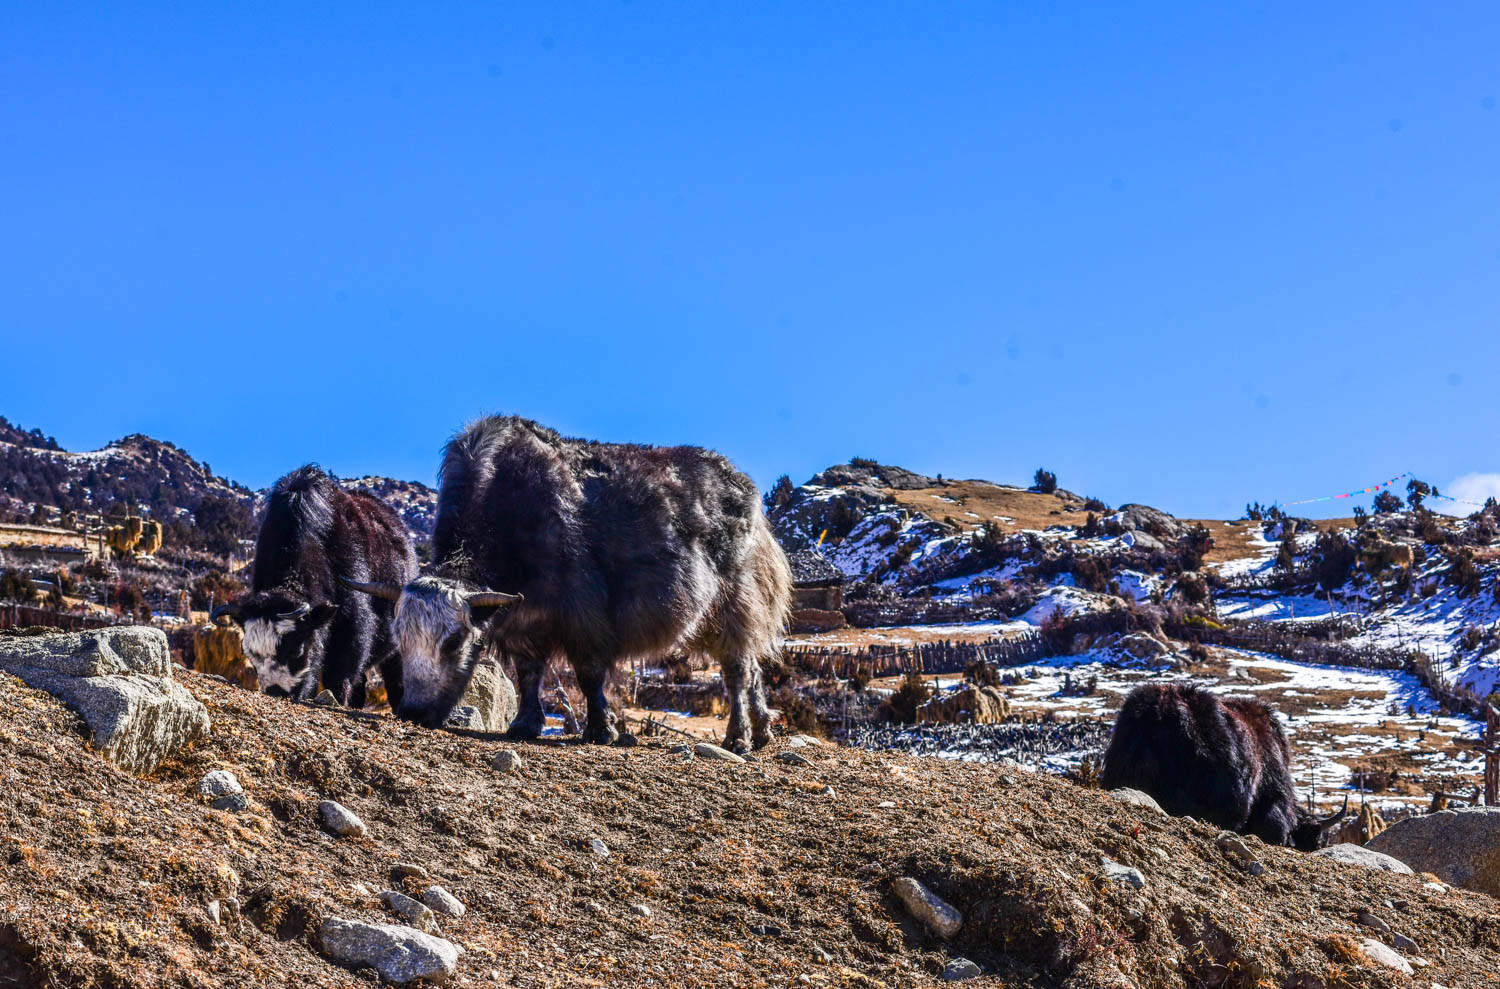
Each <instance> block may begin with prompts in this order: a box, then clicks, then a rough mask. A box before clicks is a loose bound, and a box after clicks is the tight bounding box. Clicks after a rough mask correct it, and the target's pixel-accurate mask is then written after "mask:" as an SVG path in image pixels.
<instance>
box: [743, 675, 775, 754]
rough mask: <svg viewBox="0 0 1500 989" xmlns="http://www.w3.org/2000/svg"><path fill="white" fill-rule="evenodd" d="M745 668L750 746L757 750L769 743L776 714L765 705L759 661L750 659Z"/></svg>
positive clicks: (763, 677) (763, 678) (764, 688)
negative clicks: (772, 722) (748, 705)
mask: <svg viewBox="0 0 1500 989" xmlns="http://www.w3.org/2000/svg"><path fill="white" fill-rule="evenodd" d="M746 666H747V667H748V668H749V669H748V674H749V675H748V676H747V677H746V678H745V679H746V684H745V693H746V695H747V699H748V700H749V702H750V744H751V745H752V746H754V747H755V748H757V749H758V748H760V747H761V746H763V745H766V744H767V743H769V742H770V741H771V721H772V720H773V719H774V718H775V717H776V712H774V711H772V710H771V707H770V705H769V704H767V703H766V682H765V674H764V671H763V670H762V669H761V665H760V662H759V660H754V659H752V660H750V661H749V662H748V663H747V664H746Z"/></svg>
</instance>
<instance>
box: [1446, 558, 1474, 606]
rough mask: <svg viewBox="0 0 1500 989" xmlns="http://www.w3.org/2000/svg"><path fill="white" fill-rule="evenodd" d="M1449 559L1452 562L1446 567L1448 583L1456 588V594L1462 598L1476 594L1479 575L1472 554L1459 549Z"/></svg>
mask: <svg viewBox="0 0 1500 989" xmlns="http://www.w3.org/2000/svg"><path fill="white" fill-rule="evenodd" d="M1449 559H1450V560H1451V561H1452V562H1451V564H1450V566H1449V567H1448V574H1447V581H1448V583H1449V584H1451V585H1452V586H1453V587H1456V588H1458V593H1459V595H1460V596H1462V597H1470V596H1472V595H1475V594H1478V593H1479V579H1480V573H1479V564H1478V562H1477V561H1475V559H1474V554H1473V553H1472V552H1470V551H1469V550H1467V549H1461V550H1459V551H1458V552H1457V553H1454V554H1453V556H1452V557H1450V558H1449Z"/></svg>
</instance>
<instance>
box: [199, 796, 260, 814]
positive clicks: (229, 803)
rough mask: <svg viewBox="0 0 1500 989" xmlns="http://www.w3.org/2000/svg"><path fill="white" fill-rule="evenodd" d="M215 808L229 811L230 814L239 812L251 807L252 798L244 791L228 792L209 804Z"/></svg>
mask: <svg viewBox="0 0 1500 989" xmlns="http://www.w3.org/2000/svg"><path fill="white" fill-rule="evenodd" d="M209 806H210V807H212V808H213V809H214V810H222V811H227V812H228V813H230V814H238V813H240V812H241V811H246V810H249V809H250V798H249V797H247V796H245V795H244V794H243V793H226V794H224V796H222V797H219V798H218V799H216V800H214V801H213V802H212V803H210V804H209Z"/></svg>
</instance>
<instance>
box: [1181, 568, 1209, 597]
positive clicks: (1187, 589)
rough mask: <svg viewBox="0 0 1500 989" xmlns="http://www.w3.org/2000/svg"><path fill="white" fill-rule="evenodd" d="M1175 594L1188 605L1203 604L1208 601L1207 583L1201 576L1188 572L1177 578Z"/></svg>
mask: <svg viewBox="0 0 1500 989" xmlns="http://www.w3.org/2000/svg"><path fill="white" fill-rule="evenodd" d="M1177 593H1178V595H1180V596H1181V598H1182V599H1183V600H1184V601H1186V602H1187V603H1188V604H1193V605H1198V604H1205V603H1207V601H1208V581H1206V580H1204V579H1203V575H1202V574H1199V573H1194V572H1192V571H1189V572H1187V573H1184V574H1182V575H1181V576H1179V577H1178V578H1177Z"/></svg>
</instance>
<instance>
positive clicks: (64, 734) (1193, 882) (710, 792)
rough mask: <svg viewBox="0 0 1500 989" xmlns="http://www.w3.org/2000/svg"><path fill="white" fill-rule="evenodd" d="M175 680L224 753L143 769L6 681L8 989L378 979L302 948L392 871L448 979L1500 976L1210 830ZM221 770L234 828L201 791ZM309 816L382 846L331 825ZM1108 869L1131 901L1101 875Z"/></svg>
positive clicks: (891, 771)
mask: <svg viewBox="0 0 1500 989" xmlns="http://www.w3.org/2000/svg"><path fill="white" fill-rule="evenodd" d="M179 676H180V678H181V680H182V682H183V683H184V684H185V685H186V686H187V687H188V688H189V689H190V690H191V691H192V692H193V693H195V694H196V695H197V696H199V697H200V698H201V699H203V700H204V702H205V703H206V704H207V705H208V706H209V709H210V713H211V715H212V717H213V722H214V729H213V734H212V737H211V739H209V740H208V741H207V742H204V743H201V744H200V745H198V746H197V747H196V748H195V749H193V750H192V751H190V752H189V753H187V754H186V755H185V756H184V757H182V758H181V759H180V760H178V761H176V762H173V763H169V764H167V765H166V766H165V767H163V768H162V769H161V770H159V771H158V772H157V773H155V774H154V775H152V776H150V777H146V778H141V777H136V776H132V775H129V774H126V773H123V772H120V771H118V770H116V769H114V768H113V767H111V766H109V765H108V764H106V763H104V762H103V761H101V760H100V759H99V758H98V756H97V755H96V754H95V753H93V752H92V751H90V750H89V747H88V746H87V744H86V743H85V742H84V741H83V738H82V734H81V730H82V726H81V722H80V721H79V719H78V718H77V717H76V716H75V715H73V714H72V713H71V712H69V711H68V710H67V709H66V708H64V707H62V706H61V705H59V704H58V703H57V702H56V701H54V700H53V699H52V698H51V697H49V696H47V695H45V694H41V693H38V692H36V691H33V690H30V689H27V688H25V687H23V686H21V685H20V683H19V681H16V680H14V679H12V678H9V677H4V676H0V795H3V798H0V986H4V987H6V989H9V987H11V986H27V987H31V986H37V987H77V989H86V987H110V989H126V987H156V986H194V987H207V986H292V985H295V986H298V987H311V986H350V985H356V984H361V985H368V984H372V979H373V976H372V975H371V974H370V973H368V972H366V973H352V972H349V971H346V970H344V969H341V968H337V967H335V966H333V965H331V964H329V963H328V962H326V961H325V960H323V959H322V958H321V957H320V956H319V955H318V954H317V952H316V951H315V950H314V949H313V942H314V940H315V939H314V934H315V932H316V930H317V928H318V925H319V923H320V922H321V920H322V919H323V918H325V917H330V916H340V917H355V918H361V919H365V920H370V921H376V922H393V921H392V919H391V918H390V917H388V916H385V915H383V914H382V911H381V908H380V906H379V904H378V902H377V899H376V895H377V894H378V893H379V892H380V891H381V890H382V889H385V888H387V887H388V886H389V884H390V881H389V880H388V878H387V874H388V870H389V868H390V866H391V864H392V863H393V862H395V861H397V860H407V861H415V862H419V863H422V864H423V865H425V866H426V867H427V868H428V869H429V870H430V871H431V872H432V873H433V875H434V877H435V878H436V880H437V881H438V882H441V883H442V884H443V885H444V886H446V887H447V888H448V889H450V890H451V891H452V892H453V893H454V894H455V895H457V896H458V897H459V898H460V899H461V900H463V901H464V902H465V903H466V904H467V905H468V907H469V912H468V914H467V916H466V917H465V918H463V919H462V920H451V919H445V920H444V922H443V934H444V936H446V937H448V938H450V939H452V940H454V941H456V942H457V943H459V944H460V945H462V947H463V948H464V951H465V954H464V956H463V958H462V959H461V960H460V963H459V974H458V976H457V977H456V979H455V984H457V985H475V986H477V985H500V986H521V987H533V986H642V985H658V986H661V985H667V986H673V987H678V986H680V987H693V986H786V985H794V984H803V983H805V984H812V985H826V986H835V985H848V986H852V985H861V986H875V985H890V986H916V985H936V984H938V982H939V979H940V975H939V973H940V972H941V969H942V966H943V964H944V962H945V960H946V959H947V958H948V957H950V956H952V955H958V954H962V955H964V956H966V957H969V958H972V959H974V960H975V961H977V962H979V963H980V964H981V965H983V966H984V967H985V969H986V970H987V972H989V973H991V974H990V975H989V976H988V977H987V978H986V979H983V980H979V981H977V982H975V983H973V984H975V985H995V986H998V985H1006V986H1011V985H1015V986H1020V985H1027V986H1064V985H1066V986H1071V987H1080V989H1081V987H1085V986H1131V985H1134V986H1139V987H1155V986H1189V985H1191V986H1200V985H1201V986H1231V987H1250V986H1258V985H1266V986H1284V985H1292V984H1298V985H1326V986H1330V987H1331V986H1389V985H1397V984H1403V983H1404V982H1405V980H1404V979H1402V978H1400V977H1398V976H1392V975H1390V974H1387V973H1385V972H1383V971H1379V970H1376V969H1375V968H1372V967H1371V964H1370V962H1369V960H1368V959H1367V958H1365V957H1364V956H1363V955H1362V954H1361V953H1360V952H1359V950H1358V949H1357V947H1355V945H1356V942H1357V941H1358V939H1359V938H1360V937H1361V936H1363V935H1362V933H1361V931H1360V929H1359V928H1357V927H1356V926H1355V924H1354V916H1355V913H1356V911H1357V910H1358V909H1360V908H1362V907H1365V908H1369V909H1370V910H1372V911H1374V912H1375V913H1377V914H1380V915H1381V916H1382V917H1384V918H1385V919H1386V920H1388V921H1389V922H1390V923H1391V924H1392V925H1393V926H1394V927H1395V928H1396V929H1398V930H1400V931H1402V932H1404V933H1405V934H1407V935H1408V936H1410V937H1412V938H1413V939H1415V940H1416V942H1417V943H1418V945H1419V946H1420V949H1421V952H1422V955H1423V956H1424V957H1425V958H1426V959H1428V960H1429V961H1430V962H1431V963H1432V965H1431V967H1430V968H1428V969H1426V970H1425V971H1424V972H1423V981H1424V983H1425V982H1426V981H1436V982H1440V983H1442V984H1444V985H1447V986H1479V985H1486V984H1493V980H1494V979H1496V978H1497V977H1500V976H1497V975H1496V973H1497V971H1500V929H1497V928H1496V926H1495V925H1494V923H1493V916H1494V912H1495V903H1494V901H1493V900H1490V899H1488V898H1486V897H1483V896H1480V895H1478V894H1471V893H1465V892H1462V891H1450V892H1447V893H1444V894H1436V893H1433V892H1430V891H1428V890H1426V889H1425V888H1424V887H1423V886H1422V883H1421V880H1420V879H1416V878H1412V877H1400V876H1391V875H1387V874H1384V873H1374V872H1366V871H1363V870H1355V869H1354V868H1353V867H1348V866H1340V865H1336V864H1334V863H1331V862H1328V861H1325V860H1322V859H1312V858H1308V857H1305V856H1302V855H1299V854H1297V853H1295V852H1292V851H1289V850H1284V849H1277V848H1265V847H1262V846H1259V845H1258V844H1257V843H1256V842H1254V840H1253V839H1252V840H1251V841H1250V844H1251V845H1252V847H1254V848H1255V851H1256V854H1257V855H1258V856H1259V857H1260V858H1261V859H1262V860H1263V861H1264V862H1265V863H1266V865H1267V870H1266V873H1265V874H1264V875H1262V876H1260V877H1252V876H1250V875H1249V874H1248V873H1245V872H1243V871H1241V870H1240V869H1239V868H1238V867H1237V866H1235V865H1234V864H1233V863H1232V862H1230V861H1229V860H1228V859H1227V858H1226V857H1225V856H1224V854H1223V853H1221V852H1220V851H1219V850H1218V848H1217V846H1216V845H1215V842H1214V838H1215V835H1216V831H1215V830H1214V829H1213V828H1210V827H1207V826H1205V825H1201V824H1197V823H1194V822H1190V821H1187V820H1170V819H1166V818H1162V817H1160V816H1157V815H1155V814H1152V813H1148V812H1145V811H1142V810H1139V809H1136V808H1133V807H1129V806H1125V805H1122V804H1117V803H1116V802H1115V801H1114V800H1113V798H1110V797H1108V796H1106V795H1104V794H1102V793H1100V792H1098V791H1095V790H1088V789H1083V788H1080V787H1078V786H1075V785H1073V784H1071V783H1068V782H1066V781H1063V780H1059V779H1054V778H1051V777H1043V776H1031V775H1029V774H1026V773H1024V772H1019V771H1015V770H1009V771H1008V770H1005V769H1003V768H1000V767H994V766H976V765H967V764H955V763H949V762H944V761H940V760H921V759H916V758H910V757H902V756H883V755H878V754H870V753H862V752H854V751H849V750H844V749H839V748H835V747H833V746H814V747H809V748H806V749H802V750H801V751H802V752H803V753H806V754H807V755H808V756H809V758H810V759H811V764H810V765H806V766H789V765H784V764H783V763H781V762H779V761H776V760H774V759H772V758H770V756H771V755H772V754H773V753H774V752H777V751H781V750H782V749H783V748H784V746H785V744H786V743H785V742H778V743H776V744H775V746H773V748H772V749H770V750H767V751H765V752H763V753H762V758H761V759H760V760H759V761H756V762H753V763H750V764H747V765H742V766H737V765H729V764H725V763H720V762H713V761H708V760H703V759H698V760H694V761H691V762H684V761H683V760H682V758H681V757H680V756H678V755H674V754H671V753H670V752H669V751H668V746H669V745H670V744H671V741H669V740H657V739H648V740H645V741H643V742H642V744H641V745H640V746H638V747H636V748H632V749H600V748H593V747H583V746H579V745H575V744H571V743H556V744H535V745H524V746H519V747H518V748H519V751H520V752H521V754H522V758H523V759H524V765H523V766H522V768H521V770H520V771H519V772H518V773H515V774H511V775H503V774H501V773H499V772H497V771H495V770H494V769H492V768H490V766H489V760H490V758H491V757H492V756H493V755H494V753H495V752H496V751H497V750H498V749H500V748H502V747H505V745H504V743H502V742H501V741H499V740H498V739H496V738H493V737H491V736H483V735H475V734H470V733H450V732H432V731H427V730H424V729H420V728H416V727H412V726H408V725H404V724H400V723H397V722H394V721H392V720H391V719H389V718H388V717H384V716H379V715H370V714H357V713H352V712H348V711H340V710H327V709H320V708H312V707H296V706H292V705H290V704H287V703H286V702H284V701H279V700H276V699H273V698H269V697H264V696H261V695H258V694H253V693H250V692H247V691H244V690H240V689H238V688H234V687H230V686H227V685H225V684H222V683H219V682H216V681H214V680H211V679H209V678H205V677H201V676H198V675H196V674H192V673H186V672H182V673H179ZM214 768H226V769H230V770H232V771H233V772H234V773H236V774H237V775H238V777H239V779H240V780H241V782H242V783H243V784H244V785H245V788H246V790H247V792H248V793H249V794H250V795H251V797H252V798H253V804H252V807H251V809H250V810H249V811H247V812H245V813H242V814H239V815H231V814H228V813H224V812H219V811H214V810H211V809H209V808H207V807H206V806H204V805H203V804H202V802H201V801H200V800H199V798H197V797H196V796H195V794H194V787H195V784H196V783H197V781H198V780H199V779H200V778H201V777H202V775H203V774H204V773H205V772H207V771H208V770H210V769H214ZM827 786H831V787H832V788H833V792H832V793H831V794H830V793H826V792H825V791H824V788H825V787H827ZM324 798H332V799H336V800H339V801H340V802H342V803H344V804H345V805H346V806H348V807H350V808H351V809H353V810H354V811H355V812H356V813H357V814H359V815H360V816H361V817H362V818H363V819H364V821H365V822H366V824H368V825H369V827H370V836H369V837H368V838H365V839H359V840H349V839H336V838H332V837H330V836H328V835H326V834H325V833H324V832H323V831H321V830H320V829H319V827H318V825H317V823H316V812H315V808H316V805H317V802H318V800H320V799H324ZM592 838H599V839H602V840H603V841H604V842H605V843H606V844H607V845H608V846H609V849H610V852H611V854H610V855H609V857H608V858H600V857H599V856H598V855H596V854H595V853H594V852H592V851H591V850H590V839H592ZM1156 849H1160V850H1161V851H1162V852H1164V853H1165V855H1166V859H1165V860H1163V859H1162V858H1161V857H1160V856H1159V855H1158V854H1157V852H1156V851H1155V850H1156ZM1101 855H1107V856H1109V857H1110V858H1112V859H1114V860H1115V861H1118V862H1122V863H1125V864H1127V865H1130V866H1134V867H1137V868H1139V869H1140V870H1141V871H1142V872H1143V873H1144V874H1145V876H1146V886H1145V888H1144V889H1141V890H1136V889H1133V888H1131V887H1128V886H1122V885H1119V884H1114V883H1105V882H1103V881H1102V880H1101V879H1100V878H1099V871H1100V856H1101ZM903 875H911V876H916V877H918V878H920V879H921V880H923V881H924V882H926V883H927V884H928V885H929V886H930V887H931V888H932V889H933V890H935V891H936V892H937V893H938V894H939V895H941V896H943V897H944V898H946V899H947V900H948V901H950V902H951V903H953V904H954V905H955V906H956V907H958V908H959V909H960V910H961V911H962V912H963V915H964V918H965V920H964V925H963V928H962V930H961V931H960V932H959V934H958V935H957V937H955V938H954V939H953V941H952V942H951V943H950V944H944V943H943V942H941V941H939V940H936V939H934V938H933V937H931V936H930V935H928V934H926V933H924V932H923V931H922V930H919V929H918V928H917V927H916V926H914V924H913V923H912V922H911V921H910V920H909V919H908V918H907V917H906V915H905V914H904V912H903V911H902V909H901V908H900V907H899V906H898V904H897V902H896V900H895V898H894V896H893V895H892V894H891V883H892V881H893V880H894V879H896V878H897V877H900V876H903ZM230 896H234V897H237V898H238V900H239V901H240V902H241V904H242V905H243V910H242V913H243V922H242V923H239V924H233V923H231V924H227V925H219V924H215V923H213V922H212V921H211V920H210V919H209V917H208V916H207V914H206V912H205V908H204V905H205V904H206V903H207V902H208V901H210V900H214V899H220V900H224V899H225V898H227V897H230ZM633 904H644V905H646V906H648V907H649V908H650V910H651V912H652V913H651V917H650V918H649V919H647V918H642V917H640V916H637V915H636V914H635V913H634V912H632V909H631V906H632V905H633ZM1390 904H1395V906H1392V905H1390ZM757 929H759V933H757V932H756V930H757ZM815 946H817V947H818V948H821V949H822V950H825V951H826V952H828V953H829V954H830V955H831V956H832V963H831V964H819V963H818V962H817V961H816V950H815ZM803 976H806V979H805V980H803V979H802V977H803ZM1295 979H1303V980H1304V981H1300V982H1294V981H1293V980H1295ZM1306 980H1315V981H1306Z"/></svg>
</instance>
